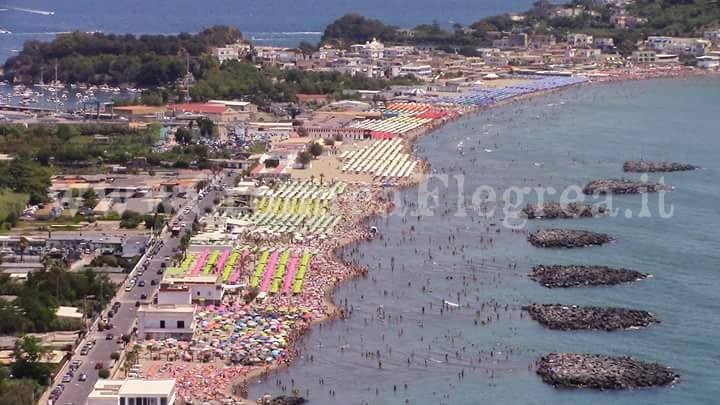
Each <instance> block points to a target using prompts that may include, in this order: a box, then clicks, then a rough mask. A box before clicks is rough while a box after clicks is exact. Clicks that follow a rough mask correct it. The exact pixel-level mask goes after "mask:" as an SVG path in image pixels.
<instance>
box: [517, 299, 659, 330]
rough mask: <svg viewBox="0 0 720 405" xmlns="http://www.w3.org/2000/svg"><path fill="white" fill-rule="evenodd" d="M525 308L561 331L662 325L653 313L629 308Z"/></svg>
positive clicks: (545, 306)
mask: <svg viewBox="0 0 720 405" xmlns="http://www.w3.org/2000/svg"><path fill="white" fill-rule="evenodd" d="M523 309H524V310H526V311H527V312H528V313H529V314H530V317H531V318H532V319H534V320H536V321H537V322H539V323H540V324H541V325H543V326H545V327H546V328H549V329H557V330H604V331H613V330H618V329H628V328H640V327H647V326H649V325H651V324H653V323H658V322H659V321H658V320H657V318H655V316H654V315H653V314H651V313H650V312H647V311H640V310H635V309H626V308H613V307H605V308H604V307H580V306H576V305H572V306H567V305H560V304H532V305H529V306H526V307H523Z"/></svg>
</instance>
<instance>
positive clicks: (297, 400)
mask: <svg viewBox="0 0 720 405" xmlns="http://www.w3.org/2000/svg"><path fill="white" fill-rule="evenodd" d="M263 403H264V404H268V405H302V404H305V403H307V400H306V399H305V398H303V397H296V396H284V395H281V396H279V397H275V398H273V399H271V400H269V401H268V402H263Z"/></svg>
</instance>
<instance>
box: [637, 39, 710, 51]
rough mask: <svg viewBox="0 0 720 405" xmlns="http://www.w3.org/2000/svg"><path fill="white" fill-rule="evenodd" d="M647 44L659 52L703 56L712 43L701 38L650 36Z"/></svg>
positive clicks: (649, 47)
mask: <svg viewBox="0 0 720 405" xmlns="http://www.w3.org/2000/svg"><path fill="white" fill-rule="evenodd" d="M645 45H646V46H647V48H648V49H651V50H653V51H656V52H657V53H667V54H679V55H693V56H702V55H705V51H706V50H707V49H709V48H710V46H711V45H712V44H711V43H710V41H709V40H707V39H701V38H681V37H666V36H649V37H648V38H647V41H645Z"/></svg>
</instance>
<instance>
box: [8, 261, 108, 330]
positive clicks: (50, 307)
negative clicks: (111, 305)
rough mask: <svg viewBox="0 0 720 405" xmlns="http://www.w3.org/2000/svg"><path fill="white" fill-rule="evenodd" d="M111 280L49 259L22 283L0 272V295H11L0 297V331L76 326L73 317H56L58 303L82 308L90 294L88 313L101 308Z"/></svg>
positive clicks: (72, 327)
mask: <svg viewBox="0 0 720 405" xmlns="http://www.w3.org/2000/svg"><path fill="white" fill-rule="evenodd" d="M115 288H116V286H115V284H113V283H112V282H111V281H110V280H109V279H108V278H107V276H105V275H98V274H96V273H95V272H93V271H92V270H89V269H88V270H85V271H82V272H68V271H67V264H66V263H65V262H63V261H61V260H57V259H50V260H48V261H47V262H46V263H45V269H44V271H40V272H33V273H30V274H29V275H28V279H27V281H26V282H25V283H18V282H16V281H14V280H12V279H11V278H10V277H9V276H8V275H6V274H2V275H0V295H14V296H17V299H16V300H15V301H13V302H12V303H9V302H6V301H3V300H0V332H2V333H3V334H21V333H27V332H47V331H52V330H77V329H79V328H80V325H79V323H78V322H77V321H71V320H60V319H58V318H57V317H56V315H55V311H56V310H57V308H58V306H60V305H69V306H76V307H81V308H85V304H86V303H88V302H87V301H86V298H87V297H89V296H94V297H95V298H93V299H92V300H91V301H90V302H89V303H91V304H92V306H90V307H88V308H86V310H87V312H88V313H94V312H96V311H99V310H101V309H102V307H103V306H104V305H105V303H107V301H108V300H109V299H110V298H112V296H113V295H114V293H115Z"/></svg>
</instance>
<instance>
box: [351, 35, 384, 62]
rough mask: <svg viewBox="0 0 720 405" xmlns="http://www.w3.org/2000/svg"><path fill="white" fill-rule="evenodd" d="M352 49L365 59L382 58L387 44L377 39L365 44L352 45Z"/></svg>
mask: <svg viewBox="0 0 720 405" xmlns="http://www.w3.org/2000/svg"><path fill="white" fill-rule="evenodd" d="M350 51H351V52H352V53H354V54H357V55H360V57H361V58H365V59H381V58H383V57H384V56H385V45H383V43H382V42H380V41H378V40H377V39H375V38H373V40H372V41H368V42H365V43H364V44H355V45H350Z"/></svg>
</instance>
